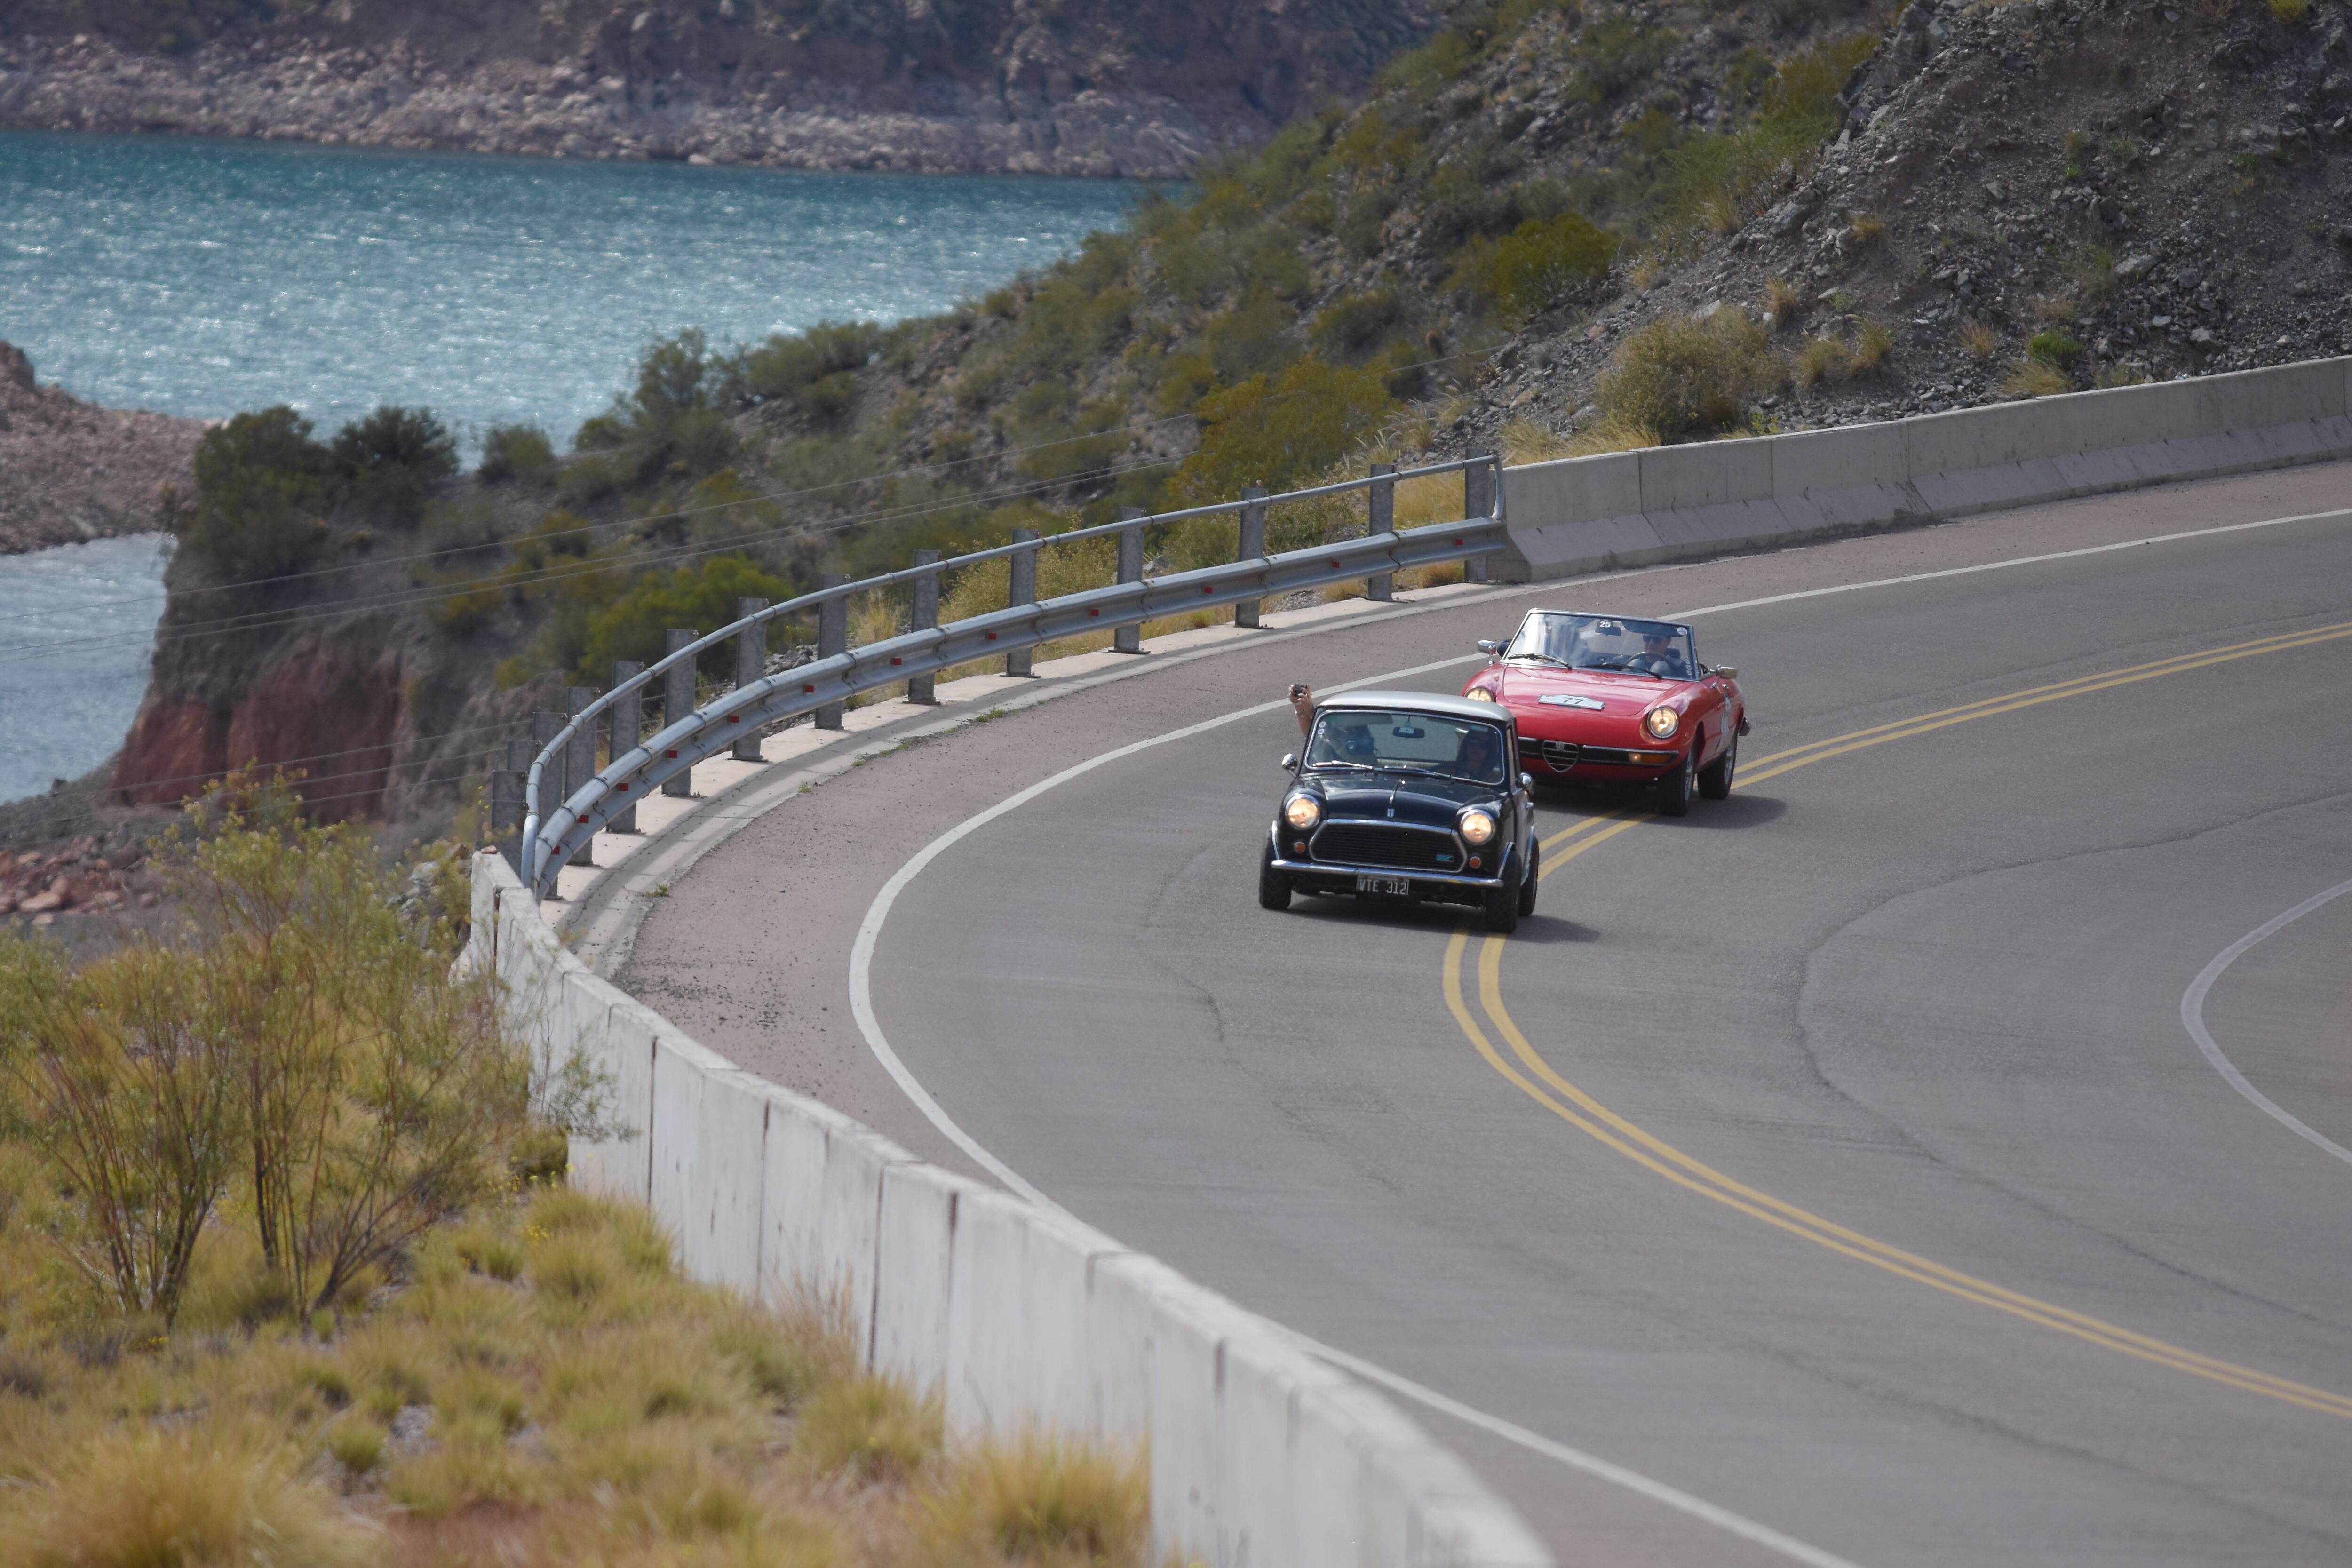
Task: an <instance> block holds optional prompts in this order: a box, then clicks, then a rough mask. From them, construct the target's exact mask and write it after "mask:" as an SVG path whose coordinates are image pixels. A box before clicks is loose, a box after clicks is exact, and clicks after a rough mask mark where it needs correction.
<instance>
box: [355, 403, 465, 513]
mask: <svg viewBox="0 0 2352 1568" xmlns="http://www.w3.org/2000/svg"><path fill="white" fill-rule="evenodd" d="M334 453H335V463H336V466H337V467H339V468H341V469H342V472H343V478H344V480H345V481H346V483H347V484H348V486H349V488H350V494H351V496H352V499H353V500H357V501H359V502H361V503H362V505H365V506H367V507H369V508H370V509H372V510H374V511H375V512H376V513H377V514H378V515H379V516H381V517H383V518H385V519H387V520H389V521H393V522H394V523H397V524H399V525H400V526H402V527H404V528H413V527H415V524H416V521H417V519H418V518H419V517H420V516H422V515H423V513H424V510H425V497H426V496H428V495H429V494H431V493H432V489H433V487H434V486H435V485H436V484H437V483H439V482H440V481H441V480H443V479H447V478H448V477H449V476H450V475H452V474H454V473H456V472H457V438H456V437H453V436H451V435H450V434H449V428H448V426H446V425H444V424H442V423H441V421H439V420H438V419H436V418H435V417H434V416H433V411H432V410H431V409H429V408H401V407H397V406H395V405H391V404H386V405H383V407H380V408H378V409H377V410H376V411H375V412H374V413H373V414H370V415H368V416H365V417H364V418H360V419H354V420H352V422H351V423H350V424H348V425H346V426H343V427H342V428H341V430H338V431H336V432H335V444H334Z"/></svg>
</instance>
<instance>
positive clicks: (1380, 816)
mask: <svg viewBox="0 0 2352 1568" xmlns="http://www.w3.org/2000/svg"><path fill="white" fill-rule="evenodd" d="M1309 783H1310V784H1311V786H1312V787H1314V788H1315V789H1316V792H1317V793H1318V794H1319V795H1322V797H1323V814H1324V815H1325V816H1329V817H1354V818H1358V819H1360V820H1363V821H1368V822H1388V821H1396V822H1409V823H1415V824H1418V825H1420V826H1425V827H1452V826H1454V818H1455V817H1456V816H1460V815H1461V812H1462V808H1463V807H1464V806H1465V805H1493V804H1494V802H1495V801H1496V799H1497V798H1499V797H1500V796H1501V795H1502V793H1503V790H1502V786H1501V785H1499V784H1456V783H1454V781H1453V780H1451V779H1420V778H1404V777H1400V776H1398V775H1397V774H1394V773H1342V774H1338V775H1336V776H1335V775H1325V776H1322V777H1311V778H1310V780H1309ZM1391 810H1393V812H1394V816H1391Z"/></svg>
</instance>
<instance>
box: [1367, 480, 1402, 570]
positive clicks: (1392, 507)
mask: <svg viewBox="0 0 2352 1568" xmlns="http://www.w3.org/2000/svg"><path fill="white" fill-rule="evenodd" d="M1395 472H1396V465H1395V464H1394V463H1374V464H1373V465H1372V488H1371V489H1369V490H1367V491H1365V492H1364V500H1365V504H1366V508H1367V517H1368V520H1369V526H1367V527H1366V528H1365V530H1364V531H1365V533H1366V534H1368V535H1370V536H1372V537H1375V538H1377V537H1378V536H1379V535H1381V534H1383V533H1394V532H1395V531H1396V480H1394V479H1382V478H1381V475H1383V474H1393V473H1395ZM1364 597H1365V598H1367V599H1377V600H1379V601H1380V602H1381V603H1382V604H1384V605H1385V604H1388V603H1390V602H1391V600H1393V599H1395V597H1396V574H1395V573H1393V572H1375V573H1373V574H1371V575H1370V576H1369V577H1367V578H1365V579H1364Z"/></svg>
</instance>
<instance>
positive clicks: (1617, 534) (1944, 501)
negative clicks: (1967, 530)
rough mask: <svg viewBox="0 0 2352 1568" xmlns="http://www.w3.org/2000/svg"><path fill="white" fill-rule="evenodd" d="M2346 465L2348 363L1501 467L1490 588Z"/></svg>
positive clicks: (2350, 416)
mask: <svg viewBox="0 0 2352 1568" xmlns="http://www.w3.org/2000/svg"><path fill="white" fill-rule="evenodd" d="M2330 458H2352V358H2346V359H2328V360H2312V361H2306V362H2305V363H2301V364H2289V365H2279V366H2275V367H2273V368H2271V369H2268V370H2249V371H2240V372H2238V373H2236V374H2231V375H2210V376H2200V377H2197V378H2196V379H2194V380H2189V381H2167V382H2157V383H2153V384H2148V385H2145V386H2119V387H2115V388H2111V389H2109V390H2107V391H2105V392H2081V393H2074V394H2072V395H2067V396H2063V397H2042V398H2035V399H2033V400H2032V401H2031V402H2026V403H2001V404H1995V405H1990V406H1989V407H1984V408H1965V409H1959V410H1956V411H1954V412H1953V413H1950V414H1930V415H1924V416H1919V417H1916V418H1911V419H1900V420H1893V421H1889V422H1888V423H1885V424H1881V425H1854V426H1845V427H1844V428H1842V429H1836V430H1809V431H1804V432H1801V433H1800V434H1797V435H1790V436H1764V437H1756V438H1754V439H1751V440H1742V441H1711V442H1703V443H1700V444H1697V445H1695V446H1686V447H1651V448H1649V449H1648V450H1645V451H1639V452H1612V453H1609V454H1607V455H1606V456H1602V457H1598V458H1566V459H1563V460H1562V461H1559V462H1555V463H1535V464H1530V465H1528V467H1526V468H1512V469H1509V470H1507V474H1506V477H1505V481H1504V482H1505V484H1506V486H1507V495H1506V497H1505V500H1506V502H1507V513H1508V516H1509V521H1510V538H1511V548H1510V549H1509V550H1508V551H1507V552H1504V553H1501V554H1498V555H1496V556H1494V557H1492V558H1491V561H1490V565H1491V567H1492V569H1493V572H1494V575H1495V577H1496V580H1497V581H1499V582H1512V583H1527V582H1539V581H1542V580H1544V579H1547V578H1552V577H1572V576H1576V575H1578V574H1582V573H1587V572H1600V571H1606V570H1609V569H1611V568H1613V567H1623V566H1645V565H1650V564H1654V563H1658V562H1663V561H1687V560H1696V559H1698V558H1701V557H1704V556H1708V555H1717V554H1721V553H1723V552H1727V551H1738V550H1754V549H1765V548H1772V547H1776V546H1779V545H1781V544H1787V543H1793V542H1797V541H1800V540H1806V539H1817V538H1822V537H1824V536H1827V535H1832V534H1838V533H1848V532H1861V531H1867V530H1872V529H1882V528H1893V527H1900V526H1903V525H1905V524H1911V523H1922V522H1934V521H1942V520H1944V519H1947V518H1955V517H1965V516H1969V515H1970V514H1972V513H1976V512H1985V511H1996V510H2001V509H2002V508H2006V507H2016V506H2029V505H2034V504H2037V503H2040V502H2043V501H2053V500H2066V499H2068V498H2070V497H2074V496H2087V495H2097V494H2100V493H2102V492H2105V491H2110V490H2121V489H2136V488H2138V487H2141V486H2145V485H2158V484H2170V483H2175V482H2178V481H2179V480H2183V479H2212V478H2216V477H2218V476H2221V475H2223V474H2237V473H2247V472H2251V471H2252V470H2254V469H2258V468H2287V467H2290V466H2292V465H2294V464H2297V463H2312V462H2321V461H2326V460H2327V459H2330Z"/></svg>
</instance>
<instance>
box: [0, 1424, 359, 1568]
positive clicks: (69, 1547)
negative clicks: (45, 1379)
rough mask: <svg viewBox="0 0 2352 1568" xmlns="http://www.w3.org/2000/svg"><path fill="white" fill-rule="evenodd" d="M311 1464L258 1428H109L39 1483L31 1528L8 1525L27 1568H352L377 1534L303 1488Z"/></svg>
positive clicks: (319, 1491)
mask: <svg viewBox="0 0 2352 1568" xmlns="http://www.w3.org/2000/svg"><path fill="white" fill-rule="evenodd" d="M300 1469H301V1456H300V1455H299V1453H298V1452H296V1451H295V1450H294V1449H292V1448H291V1447H289V1446H288V1445H286V1444H285V1443H284V1442H283V1441H282V1440H279V1439H277V1438H275V1437H272V1436H267V1435H264V1434H263V1433H262V1432H261V1431H259V1430H258V1429H257V1428H243V1427H239V1426H234V1425H230V1424H225V1423H212V1422H206V1423H203V1424H190V1425H184V1426H179V1427H176V1428H173V1429H171V1430H163V1431H159V1430H156V1429H155V1428H153V1427H149V1426H114V1427H110V1428H101V1429H100V1430H98V1431H96V1432H95V1433H92V1434H89V1436H85V1437H84V1438H83V1439H82V1440H81V1441H80V1442H79V1443H77V1444H75V1445H73V1446H72V1447H70V1448H69V1449H68V1452H67V1453H66V1454H65V1455H64V1457H63V1458H61V1459H60V1460H59V1462H58V1466H57V1468H55V1469H53V1470H47V1471H42V1472H37V1474H38V1477H39V1479H38V1480H37V1484H36V1487H35V1489H34V1490H33V1494H32V1495H33V1498H34V1502H33V1505H32V1508H31V1510H29V1511H30V1515H31V1517H30V1518H21V1517H20V1519H19V1520H16V1521H7V1524H8V1526H9V1528H5V1529H0V1534H8V1535H13V1536H15V1538H16V1543H17V1544H16V1548H15V1549H14V1550H12V1552H10V1555H11V1556H15V1555H16V1552H17V1551H21V1552H22V1553H23V1555H22V1556H21V1557H20V1558H18V1559H17V1560H18V1561H20V1562H22V1563H25V1564H26V1568H177V1565H179V1564H188V1565H190V1568H196V1565H204V1568H210V1565H213V1564H219V1565H221V1568H245V1565H247V1564H252V1565H255V1568H263V1565H267V1564H272V1563H300V1564H304V1565H305V1568H341V1564H344V1563H352V1564H357V1563H362V1562H367V1561H371V1560H373V1558H374V1557H375V1556H376V1554H377V1553H376V1548H377V1545H378V1542H376V1541H375V1539H374V1533H375V1532H374V1531H372V1530H370V1529H369V1528H368V1527H367V1526H366V1525H365V1524H364V1523H362V1521H359V1520H358V1519H355V1518H353V1517H352V1515H350V1514H349V1513H347V1512H346V1511H345V1510H343V1509H341V1507H339V1506H338V1505H337V1503H336V1501H335V1500H334V1499H333V1498H332V1497H331V1496H330V1495H328V1493H327V1491H326V1490H325V1489H323V1488H322V1487H320V1486H319V1485H318V1484H317V1483H315V1482H313V1481H310V1480H307V1479H303V1478H302V1477H301V1475H300V1474H299V1471H300Z"/></svg>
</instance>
